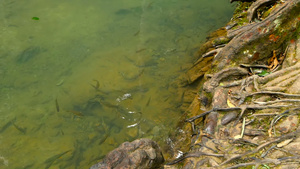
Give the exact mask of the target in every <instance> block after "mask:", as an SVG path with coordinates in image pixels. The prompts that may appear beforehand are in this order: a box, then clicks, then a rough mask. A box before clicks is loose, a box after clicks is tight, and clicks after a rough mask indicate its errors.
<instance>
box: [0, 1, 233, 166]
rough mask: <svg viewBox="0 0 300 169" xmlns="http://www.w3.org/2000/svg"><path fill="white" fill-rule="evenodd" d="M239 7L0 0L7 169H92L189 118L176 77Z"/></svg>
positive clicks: (1, 143) (1, 117) (1, 132)
mask: <svg viewBox="0 0 300 169" xmlns="http://www.w3.org/2000/svg"><path fill="white" fill-rule="evenodd" d="M233 8H234V6H233V5H231V4H229V2H227V1H220V0H210V1H207V0H185V1H180V0H84V1H83V0H72V1H71V0H51V1H50V0H26V1H20V0H18V1H14V0H0V77H1V79H0V92H1V93H0V168H8V169H15V168H20V169H21V168H28V169H29V168H51V169H54V168H62V169H65V168H70V169H72V168H78V169H79V168H80V169H82V168H89V167H90V166H91V165H92V164H94V163H96V162H97V161H98V160H99V159H100V158H102V157H103V156H104V155H105V154H106V153H107V152H109V151H111V150H112V149H114V148H116V147H117V146H118V145H119V144H120V143H122V142H124V141H132V140H134V139H136V138H140V137H148V138H153V139H156V140H160V141H164V140H165V139H166V137H167V134H168V132H169V131H171V130H172V128H173V127H174V126H175V124H176V122H177V120H178V118H179V117H180V115H181V114H182V112H180V110H178V108H176V106H177V107H178V105H180V104H181V103H180V99H177V98H178V97H181V96H180V92H178V91H177V88H176V80H177V78H178V77H179V76H180V75H181V74H183V73H184V71H185V70H186V68H187V67H188V66H190V65H191V63H192V61H193V59H195V58H193V55H192V54H193V52H194V49H195V48H197V47H198V46H199V44H200V43H201V42H203V41H204V40H205V37H206V36H207V34H208V33H209V32H211V31H213V30H215V29H217V28H219V27H221V26H223V25H224V24H225V23H226V22H227V21H228V20H229V19H230V17H231V16H232V12H233ZM33 17H37V18H39V20H34V19H32V18H33ZM178 100H179V101H178Z"/></svg>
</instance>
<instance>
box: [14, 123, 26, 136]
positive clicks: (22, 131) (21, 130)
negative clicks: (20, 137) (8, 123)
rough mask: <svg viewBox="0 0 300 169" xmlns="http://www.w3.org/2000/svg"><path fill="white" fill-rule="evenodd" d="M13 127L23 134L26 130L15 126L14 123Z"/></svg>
mask: <svg viewBox="0 0 300 169" xmlns="http://www.w3.org/2000/svg"><path fill="white" fill-rule="evenodd" d="M12 124H13V126H14V127H15V128H16V129H17V130H19V131H20V132H21V133H23V134H25V133H26V129H25V128H22V127H20V126H17V125H16V124H15V123H14V122H12Z"/></svg>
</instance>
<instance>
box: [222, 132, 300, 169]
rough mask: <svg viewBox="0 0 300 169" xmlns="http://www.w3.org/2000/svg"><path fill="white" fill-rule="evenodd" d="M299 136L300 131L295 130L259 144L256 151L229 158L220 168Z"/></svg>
mask: <svg viewBox="0 0 300 169" xmlns="http://www.w3.org/2000/svg"><path fill="white" fill-rule="evenodd" d="M299 135H300V129H298V130H296V131H295V132H292V133H289V134H286V135H282V136H280V137H277V138H275V139H272V140H270V141H268V142H266V143H263V144H261V145H260V146H258V147H257V148H256V149H254V150H253V151H250V152H246V153H244V154H240V155H236V156H234V157H231V158H229V159H227V160H225V161H224V162H222V163H221V164H220V166H223V165H225V164H227V163H229V162H232V161H233V160H237V159H240V158H242V157H244V156H248V155H251V154H254V153H257V152H258V151H260V150H261V149H262V148H265V147H267V146H269V145H270V144H273V143H279V142H281V141H283V140H287V139H290V138H293V137H296V136H299Z"/></svg>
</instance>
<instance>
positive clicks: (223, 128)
mask: <svg viewBox="0 0 300 169" xmlns="http://www.w3.org/2000/svg"><path fill="white" fill-rule="evenodd" d="M299 6H300V1H299V0H289V1H285V2H273V1H268V0H265V1H256V2H238V5H237V8H236V11H235V13H234V16H233V18H232V20H231V21H230V22H229V23H228V24H227V26H226V27H223V28H220V29H219V30H217V31H215V32H213V33H212V34H211V35H209V37H208V41H207V42H206V43H204V44H203V45H202V46H201V48H200V49H199V50H198V52H197V54H196V57H198V58H199V59H198V60H197V61H196V62H195V63H194V65H193V66H192V67H191V68H190V69H189V70H188V71H187V73H186V76H182V77H180V79H181V82H182V83H181V84H180V85H181V86H189V87H190V88H192V90H191V92H189V93H190V94H185V95H183V100H190V99H191V97H192V98H194V99H193V101H192V103H191V104H190V105H189V106H187V105H186V104H183V105H182V106H181V108H183V107H186V112H185V114H184V115H183V116H182V119H181V121H180V122H179V125H178V129H177V132H176V133H173V134H174V135H173V136H172V137H171V140H170V143H169V144H170V147H172V148H169V149H167V150H166V149H164V148H163V149H164V157H165V159H166V165H164V168H174V169H175V168H186V169H188V168H208V167H214V168H236V167H246V166H254V167H259V166H261V167H269V168H270V167H289V168H293V167H295V166H297V165H298V164H297V159H299V154H300V150H299V147H300V146H299V145H300V139H299V135H300V134H299V133H300V128H299V117H300V116H299V114H300V113H299V109H300V108H299V101H300V100H299V99H300V90H299V87H298V86H299V84H300V80H299V73H300V72H299V71H300V62H299V61H300V40H299V32H300V31H299V23H300V19H299V18H300V12H299V11H300V7H299ZM193 92H195V94H194V95H193V94H192V93H193ZM187 102H188V101H187ZM187 102H185V103H187ZM157 151H160V150H157ZM146 152H148V151H146ZM158 154H159V153H158ZM106 160H107V159H106ZM104 161H105V160H104ZM150 161H151V158H150ZM161 161H162V160H160V162H161ZM133 168H138V167H136V166H135V167H133Z"/></svg>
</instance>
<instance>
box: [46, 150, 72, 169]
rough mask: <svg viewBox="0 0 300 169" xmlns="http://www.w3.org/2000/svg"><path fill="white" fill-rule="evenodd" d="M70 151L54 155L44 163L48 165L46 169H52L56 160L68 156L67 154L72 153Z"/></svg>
mask: <svg viewBox="0 0 300 169" xmlns="http://www.w3.org/2000/svg"><path fill="white" fill-rule="evenodd" d="M70 151H71V150H68V151H65V152H63V153H60V154H57V155H54V156H52V157H50V158H48V159H47V160H45V162H44V163H45V164H47V165H46V167H45V168H46V169H48V168H50V167H51V165H52V164H53V163H54V161H55V160H57V159H59V158H60V157H62V156H63V155H65V154H67V153H68V152H70Z"/></svg>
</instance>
